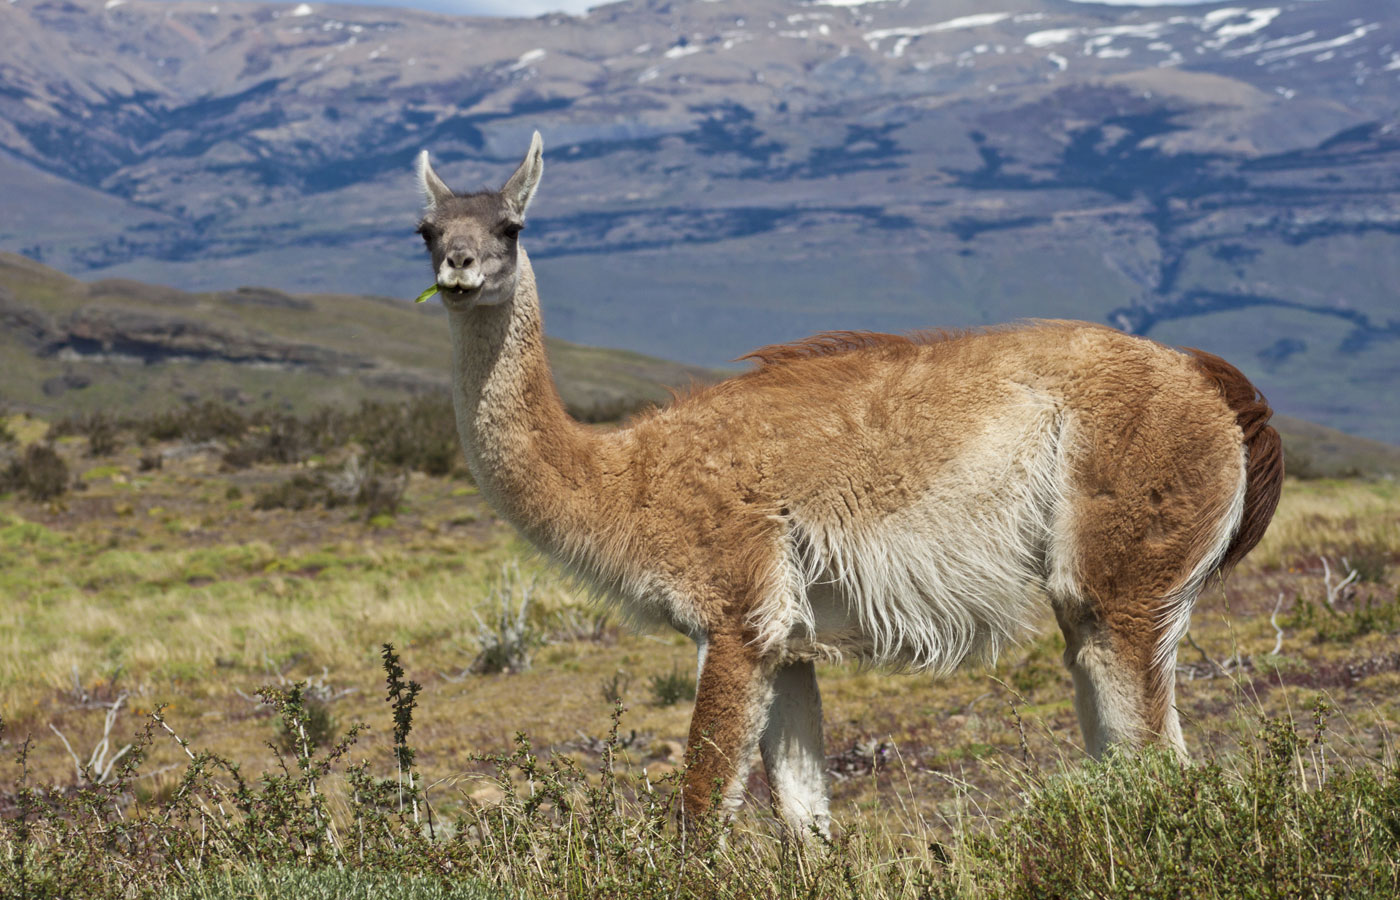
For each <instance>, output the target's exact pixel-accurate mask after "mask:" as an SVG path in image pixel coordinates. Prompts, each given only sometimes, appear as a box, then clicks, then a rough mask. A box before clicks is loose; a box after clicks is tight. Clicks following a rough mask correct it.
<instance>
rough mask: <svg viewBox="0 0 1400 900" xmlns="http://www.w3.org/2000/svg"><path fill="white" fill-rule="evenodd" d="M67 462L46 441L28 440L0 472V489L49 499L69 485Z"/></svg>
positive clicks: (66, 488)
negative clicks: (21, 451) (20, 451)
mask: <svg viewBox="0 0 1400 900" xmlns="http://www.w3.org/2000/svg"><path fill="white" fill-rule="evenodd" d="M70 483H71V479H70V478H69V475H68V463H66V462H64V460H63V457H62V456H60V455H59V453H58V451H57V450H55V449H54V448H53V446H52V445H50V444H43V443H39V444H30V445H29V446H28V447H26V448H24V452H23V453H22V454H20V455H19V456H18V457H17V458H15V459H12V460H10V463H9V465H8V466H6V467H5V469H4V471H3V472H0V491H3V492H10V491H14V492H15V493H19V494H23V495H24V496H26V497H28V498H29V499H31V500H40V501H43V500H52V499H54V498H55V497H60V496H62V495H63V494H64V493H65V492H66V491H67V490H68V487H69V484H70Z"/></svg>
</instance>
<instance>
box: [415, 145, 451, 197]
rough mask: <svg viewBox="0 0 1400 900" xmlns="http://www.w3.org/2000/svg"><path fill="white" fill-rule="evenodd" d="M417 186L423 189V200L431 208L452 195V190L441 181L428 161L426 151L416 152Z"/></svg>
mask: <svg viewBox="0 0 1400 900" xmlns="http://www.w3.org/2000/svg"><path fill="white" fill-rule="evenodd" d="M418 187H419V189H421V190H422V191H423V202H424V203H426V204H427V205H428V209H433V208H434V207H436V206H437V205H438V204H440V203H442V202H443V201H444V200H447V199H448V198H450V197H451V196H452V190H451V189H450V188H449V187H448V186H447V185H446V184H444V183H443V181H442V179H441V178H439V177H438V176H437V173H436V172H434V171H433V165H432V163H430V162H428V151H427V150H424V151H423V152H422V153H420V154H418Z"/></svg>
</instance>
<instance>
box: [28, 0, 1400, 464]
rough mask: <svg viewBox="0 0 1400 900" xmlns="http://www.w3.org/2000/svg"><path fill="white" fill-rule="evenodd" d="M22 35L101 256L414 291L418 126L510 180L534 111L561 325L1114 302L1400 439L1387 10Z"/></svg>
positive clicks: (321, 17)
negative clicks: (543, 163) (543, 166)
mask: <svg viewBox="0 0 1400 900" xmlns="http://www.w3.org/2000/svg"><path fill="white" fill-rule="evenodd" d="M0 28H2V29H3V30H4V33H5V34H6V35H7V37H11V36H12V39H10V40H7V41H6V42H5V45H4V46H3V47H0V197H3V198H4V199H3V201H0V248H3V249H5V250H10V251H14V252H17V253H22V254H24V255H25V256H27V257H29V258H31V259H33V260H37V261H40V262H43V263H45V264H48V265H52V266H54V267H56V268H58V269H60V270H63V271H66V272H68V273H71V274H73V275H78V276H81V277H82V278H83V279H89V280H91V279H108V280H110V279H121V278H126V279H140V280H142V281H148V282H158V283H164V284H176V285H179V286H180V287H181V288H183V289H186V290H188V291H192V292H214V293H218V294H220V296H232V295H235V294H236V289H237V288H238V287H239V286H243V285H270V286H271V287H272V288H275V289H276V290H278V291H286V292H291V293H299V292H305V293H311V294H316V295H320V296H328V295H332V294H347V295H348V294H364V293H372V294H378V295H384V296H391V297H399V298H409V297H412V296H413V295H415V294H416V293H417V292H418V290H419V289H421V287H422V286H423V284H424V283H426V279H427V277H428V273H427V267H426V265H425V264H424V262H423V260H422V259H421V258H420V253H421V251H420V248H419V245H418V243H417V239H416V238H414V236H413V235H412V233H411V231H412V226H413V219H414V213H415V204H416V203H417V197H416V193H415V188H414V186H413V182H412V178H411V160H412V157H413V156H414V154H415V153H416V152H417V151H418V150H419V149H420V148H422V147H427V148H429V149H430V150H431V151H432V152H433V154H434V156H435V158H436V159H438V160H439V161H440V166H439V170H440V171H441V172H442V173H443V175H444V176H445V177H447V178H448V180H449V182H450V183H452V184H453V185H454V186H455V187H459V188H477V187H481V186H484V185H494V184H496V183H498V182H499V181H500V180H501V179H503V178H504V176H505V175H506V174H507V173H508V172H509V169H510V167H511V166H512V165H513V164H514V163H515V162H516V161H517V159H518V155H519V154H520V153H521V152H522V151H523V149H524V146H525V143H526V141H527V140H528V136H529V133H530V131H531V130H533V129H534V128H539V129H540V130H541V131H542V132H543V134H544V136H545V143H546V174H545V180H544V185H543V187H542V189H541V193H540V197H539V199H538V201H537V203H536V206H535V207H534V209H533V210H532V219H531V221H530V223H529V227H528V229H527V231H526V234H525V238H524V240H525V242H526V246H528V247H529V248H530V251H531V253H532V255H533V257H534V259H535V261H536V268H537V270H538V272H539V275H540V279H541V285H542V293H543V296H544V302H545V314H546V325H547V327H548V328H549V330H550V331H551V333H553V334H555V335H557V336H559V337H561V338H565V339H567V340H570V341H576V342H581V343H584V344H594V345H603V346H613V347H626V348H630V349H633V350H640V351H643V352H646V353H650V354H653V355H655V356H660V357H666V358H671V359H680V360H684V361H685V362H688V363H693V364H698V365H704V366H713V365H718V364H722V363H723V362H724V361H725V360H727V359H731V358H733V357H735V356H737V355H739V354H741V353H743V352H745V351H746V350H748V349H751V348H752V347H754V346H757V345H759V344H763V343H769V342H773V341H778V340H784V339H789V338H792V337H796V336H800V335H802V334H806V333H810V332H812V331H817V330H822V329H829V328H878V329H885V330H901V329H908V328H918V327H927V326H930V325H971V324H980V323H989V322H997V321H1004V320H1007V319H1014V318H1017V317H1026V316H1052V317H1075V318H1086V319H1092V320H1096V321H1103V322H1110V323H1112V324H1115V325H1117V326H1119V327H1122V328H1125V329H1127V330H1131V331H1134V332H1137V333H1142V334H1147V335H1149V336H1152V337H1154V338H1158V339H1160V340H1163V341H1166V342H1168V343H1174V344H1187V345H1194V346H1201V347H1204V348H1207V349H1210V350H1213V351H1215V352H1218V353H1222V354H1223V355H1225V356H1227V357H1228V358H1230V359H1231V360H1233V361H1235V362H1236V363H1238V364H1239V365H1240V366H1241V367H1242V368H1243V369H1245V371H1246V372H1247V373H1248V374H1249V375H1250V376H1251V377H1252V378H1254V379H1255V380H1256V382H1257V383H1258V384H1259V385H1260V386H1261V388H1263V389H1264V390H1265V392H1266V393H1267V394H1268V395H1269V397H1270V399H1271V400H1272V401H1273V403H1274V405H1275V406H1276V407H1278V408H1279V409H1280V410H1282V411H1285V412H1287V413H1291V414H1293V415H1297V416H1300V417H1302V418H1305V419H1310V420H1313V421H1316V422H1320V423H1323V424H1325V425H1329V426H1332V427H1335V428H1339V429H1342V430H1344V431H1347V432H1350V433H1352V434H1355V435H1360V436H1365V437H1370V438H1374V439H1378V440H1383V441H1388V442H1392V443H1394V442H1400V300H1397V297H1396V295H1395V288H1394V286H1395V285H1396V284H1400V132H1397V131H1396V124H1397V121H1400V113H1397V105H1396V102H1395V99H1394V98H1395V97H1396V96H1397V91H1398V90H1400V16H1397V15H1396V14H1395V12H1394V11H1392V10H1390V9H1389V8H1388V7H1387V6H1386V5H1384V4H1376V3H1373V2H1365V0H1323V2H1301V0H1295V2H1286V3H1275V4H1271V5H1268V6H1258V7H1255V6H1241V5H1230V4H1218V5H1212V4H1207V5H1204V6H1199V5H1198V6H1189V7H1148V8H1136V7H1125V6H1112V7H1110V6H1099V5H1092V4H1082V3H1070V2H1063V0H1009V2H1005V3H997V4H995V5H989V4H985V3H980V2H971V0H948V2H937V3H931V2H930V3H918V2H910V3H907V4H904V3H894V2H864V3H862V2H858V0H828V2H811V3H803V2H779V0H758V2H752V3H743V4H739V3H734V2H729V0H720V2H699V0H695V2H659V0H658V2H623V3H616V4H611V5H607V6H603V7H600V8H598V9H595V10H594V11H592V12H591V13H590V14H589V15H587V16H584V17H569V16H563V15H555V16H545V17H541V18H539V19H533V20H485V19H466V18H452V17H445V16H439V15H433V14H427V13H418V12H412V11H404V10H388V9H376V8H371V7H351V6H331V5H325V4H292V3H286V4H267V5H264V4H241V3H240V4H225V5H222V6H216V5H211V4H209V3H193V2H184V0H181V2H171V3H165V2H155V0H127V2H122V0H116V2H113V0H106V2H100V0H81V2H66V0H64V2H60V0H42V2H30V0H17V2H14V3H10V4H4V5H0ZM356 302H358V301H356ZM318 303H319V301H318ZM367 308H368V307H367ZM359 309H360V307H359V306H355V305H353V304H346V305H342V306H337V305H336V304H332V303H329V302H327V303H326V304H325V305H324V306H318V310H320V311H321V312H322V313H323V314H324V315H326V316H329V317H331V318H336V317H344V319H345V321H343V322H341V323H340V327H344V328H353V327H354V322H353V317H352V310H355V311H357V310H359ZM273 315H283V313H280V312H279V313H276V314H273ZM12 318H13V317H12ZM98 318H99V319H100V316H99V317H98ZM7 321H8V320H7ZM15 327H19V328H21V331H22V328H23V327H27V326H22V325H21V326H15ZM83 327H86V328H89V329H93V328H97V329H100V328H102V327H110V323H108V325H103V324H102V322H99V321H97V320H93V321H92V322H88V323H87V324H84V325H83ZM18 333H20V332H11V334H12V337H11V338H7V340H19V338H15V337H13V334H18ZM281 339H282V340H283V341H285V342H290V343H293V344H295V343H297V339H296V338H295V336H294V335H292V334H291V332H286V333H285V334H283V335H282V338H281ZM302 343H313V344H314V343H316V341H315V340H309V341H302ZM279 346H280V345H279ZM284 350H286V348H282V349H280V350H279V349H276V348H274V349H271V350H269V349H267V348H264V349H263V350H259V351H257V352H268V353H276V352H283V351H284ZM7 352H9V351H7ZM250 352H251V351H250ZM287 352H290V351H287ZM297 352H304V351H297ZM336 352H346V351H344V349H343V348H341V349H340V350H337V351H336ZM53 358H54V359H56V358H57V357H53ZM342 364H345V365H348V363H345V361H344V360H341V361H338V362H335V363H334V365H335V366H342ZM318 365H319V363H318ZM352 368H353V366H352ZM347 371H348V370H347ZM363 374H364V373H363V372H362V373H361V375H363ZM48 377H54V376H52V375H50V376H48ZM357 377H359V376H357ZM376 377H377V376H376ZM395 377H397V376H395Z"/></svg>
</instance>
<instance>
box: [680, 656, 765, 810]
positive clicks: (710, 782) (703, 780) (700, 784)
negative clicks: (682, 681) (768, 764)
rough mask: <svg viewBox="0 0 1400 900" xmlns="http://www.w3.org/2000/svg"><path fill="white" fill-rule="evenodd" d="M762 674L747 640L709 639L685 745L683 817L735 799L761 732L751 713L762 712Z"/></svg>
mask: <svg viewBox="0 0 1400 900" xmlns="http://www.w3.org/2000/svg"><path fill="white" fill-rule="evenodd" d="M763 670H764V662H763V661H762V660H761V659H760V657H759V654H758V652H757V651H756V649H755V648H754V646H753V644H752V635H751V634H749V635H745V634H743V633H741V632H734V631H729V630H725V631H717V632H714V633H713V634H712V635H711V637H710V638H709V646H708V650H707V652H706V655H705V665H704V667H703V669H702V670H701V672H700V680H699V684H697V686H696V692H695V709H694V711H693V712H692V713H691V717H690V736H689V739H688V741H687V753H686V763H687V769H686V780H685V786H684V791H683V793H682V800H683V802H684V807H685V808H684V811H685V814H686V816H687V817H689V818H692V819H693V818H696V817H700V816H703V815H704V814H705V813H706V812H707V811H709V810H710V809H711V808H712V805H713V801H714V800H715V799H716V798H717V797H718V799H720V800H721V801H724V800H726V799H730V800H736V799H737V798H736V797H734V793H735V790H736V789H737V788H742V784H741V783H740V782H742V780H743V779H742V776H743V775H744V774H745V773H747V772H748V768H749V760H750V758H751V757H752V755H753V752H754V748H755V746H756V743H757V740H758V731H759V730H761V728H762V725H761V724H760V723H758V722H756V721H755V719H756V707H759V706H762V707H764V708H766V706H767V701H766V698H765V685H764V678H763V675H764V671H763Z"/></svg>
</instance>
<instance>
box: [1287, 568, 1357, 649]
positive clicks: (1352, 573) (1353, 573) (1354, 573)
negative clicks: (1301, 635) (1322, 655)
mask: <svg viewBox="0 0 1400 900" xmlns="http://www.w3.org/2000/svg"><path fill="white" fill-rule="evenodd" d="M1352 574H1355V573H1352ZM1282 608H1283V591H1279V592H1278V600H1277V601H1276V602H1275V603H1274V611H1273V612H1272V613H1270V614H1269V624H1270V625H1272V626H1274V632H1275V633H1276V634H1277V635H1278V637H1277V638H1275V639H1274V649H1272V650H1270V651H1269V654H1270V655H1271V656H1278V655H1279V654H1280V653H1281V652H1283V629H1282V628H1281V627H1280V626H1279V624H1278V611H1279V610H1280V609H1282Z"/></svg>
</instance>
